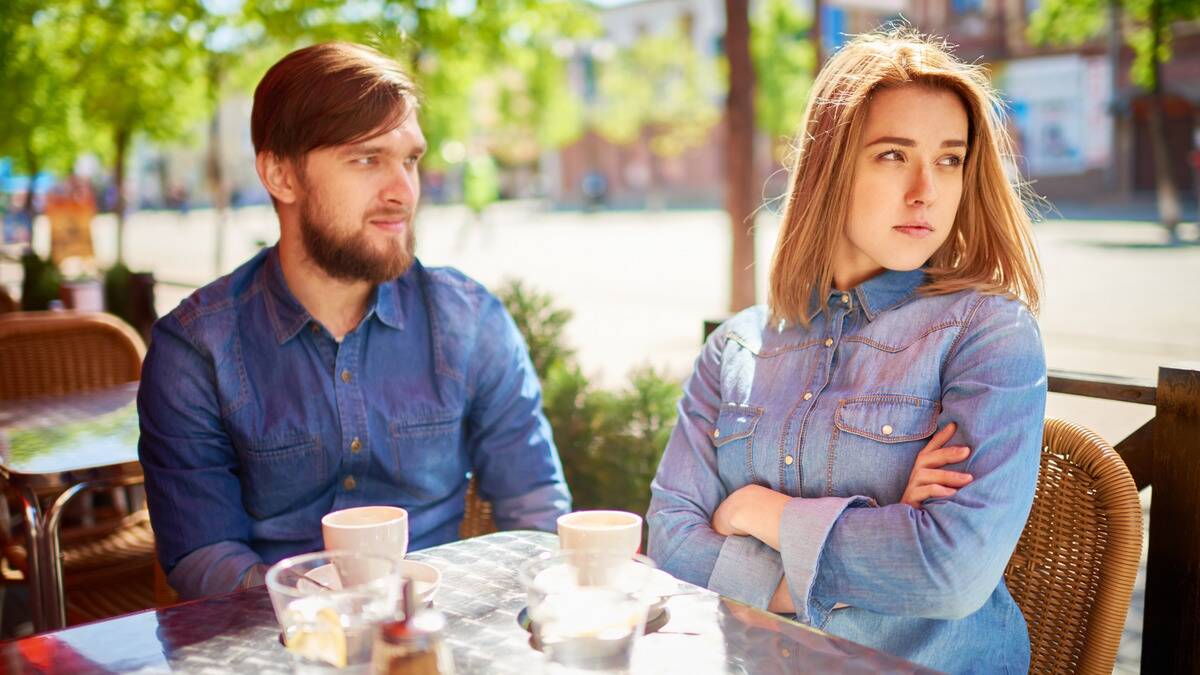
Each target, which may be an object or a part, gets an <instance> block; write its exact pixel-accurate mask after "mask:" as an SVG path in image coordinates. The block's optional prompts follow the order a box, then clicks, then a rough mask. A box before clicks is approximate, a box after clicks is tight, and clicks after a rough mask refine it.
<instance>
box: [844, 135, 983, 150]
mask: <svg viewBox="0 0 1200 675" xmlns="http://www.w3.org/2000/svg"><path fill="white" fill-rule="evenodd" d="M883 144H886V145H901V146H904V147H906V148H913V147H916V145H917V142H916V141H914V140H913V139H911V138H904V137H902V136H880V137H879V138H876V139H875V140H873V141H871V142H870V143H867V145H866V147H868V148H869V147H871V146H872V145H883ZM942 147H943V148H965V147H967V142H966V141H963V140H959V139H956V138H955V139H950V140H946V141H942Z"/></svg>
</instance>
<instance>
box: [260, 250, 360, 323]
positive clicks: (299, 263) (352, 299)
mask: <svg viewBox="0 0 1200 675" xmlns="http://www.w3.org/2000/svg"><path fill="white" fill-rule="evenodd" d="M279 264H280V267H281V268H282V269H283V278H284V280H285V281H287V285H288V290H290V291H291V292H292V295H294V296H296V299H297V300H299V301H300V304H301V305H304V309H306V310H308V313H309V314H311V315H312V316H313V318H314V319H316V320H317V321H319V322H320V323H321V325H322V326H325V329H326V330H328V331H329V332H330V333H331V334H333V337H334V339H336V340H338V341H339V342H340V341H341V339H342V338H343V337H344V336H345V335H346V334H347V333H349V332H350V331H352V330H354V329H355V327H357V326H358V323H359V322H360V321H362V317H363V314H365V313H366V311H367V302H368V301H369V300H370V298H371V291H372V290H373V289H374V285H372V284H371V283H370V282H367V281H343V280H340V279H335V278H333V277H331V276H329V275H328V274H326V273H325V271H324V270H322V269H321V268H320V267H318V266H317V264H316V263H315V262H313V260H312V259H311V258H309V257H308V254H307V253H306V252H305V250H304V245H303V243H302V242H300V241H299V239H298V238H292V237H287V236H283V237H280V239H279Z"/></svg>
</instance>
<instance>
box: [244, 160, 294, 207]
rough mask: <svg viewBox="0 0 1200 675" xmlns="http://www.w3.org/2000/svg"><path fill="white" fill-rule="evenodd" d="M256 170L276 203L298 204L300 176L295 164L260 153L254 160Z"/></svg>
mask: <svg viewBox="0 0 1200 675" xmlns="http://www.w3.org/2000/svg"><path fill="white" fill-rule="evenodd" d="M254 168H255V169H257V170H258V179H259V180H261V181H262V184H263V187H265V188H267V192H269V193H270V194H271V197H273V198H274V199H275V201H276V202H278V203H282V204H294V203H295V202H296V199H297V198H298V197H299V189H298V188H299V176H298V175H297V174H296V164H295V162H293V161H292V160H290V159H285V158H283V157H279V156H278V155H275V154H273V153H270V152H260V153H258V155H257V156H256V157H255V158H254Z"/></svg>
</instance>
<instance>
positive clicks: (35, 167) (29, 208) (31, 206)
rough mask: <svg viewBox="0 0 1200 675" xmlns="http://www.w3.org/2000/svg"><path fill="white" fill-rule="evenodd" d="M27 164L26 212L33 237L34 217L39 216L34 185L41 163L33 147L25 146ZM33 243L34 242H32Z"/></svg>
mask: <svg viewBox="0 0 1200 675" xmlns="http://www.w3.org/2000/svg"><path fill="white" fill-rule="evenodd" d="M25 164H26V165H27V166H28V168H29V191H28V192H27V193H26V196H25V209H24V210H25V213H26V214H27V215H28V216H29V236H30V239H31V240H32V237H33V219H34V218H37V204H35V203H34V199H33V186H34V183H36V182H37V175H38V171H41V164H40V162H39V161H38V156H37V153H35V152H34V151H33V147H32V146H29V147H26V148H25ZM31 243H32V242H31Z"/></svg>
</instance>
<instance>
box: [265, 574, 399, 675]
mask: <svg viewBox="0 0 1200 675" xmlns="http://www.w3.org/2000/svg"><path fill="white" fill-rule="evenodd" d="M400 589H401V574H400V561H399V560H396V559H394V558H392V557H390V556H383V555H378V554H371V553H362V552H358V551H321V552H317V553H308V554H305V555H298V556H295V557H292V558H287V559H284V560H281V561H279V562H278V563H275V565H273V566H272V567H271V568H270V569H269V570H267V591H268V593H270V596H271V605H272V606H273V607H274V608H275V617H276V619H278V621H279V626H280V627H281V628H282V629H283V637H284V644H285V645H287V648H288V652H289V655H290V656H291V659H292V667H293V670H294V671H296V672H300V673H310V672H311V673H320V672H327V671H332V670H335V669H341V668H346V667H349V668H351V669H353V670H359V671H362V672H365V671H366V668H367V664H369V663H370V660H371V643H372V639H373V631H374V627H375V626H376V625H378V624H380V623H382V622H384V621H390V620H392V619H394V618H396V615H397V612H398V609H399V599H400Z"/></svg>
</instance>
